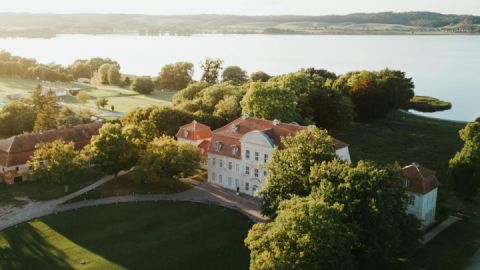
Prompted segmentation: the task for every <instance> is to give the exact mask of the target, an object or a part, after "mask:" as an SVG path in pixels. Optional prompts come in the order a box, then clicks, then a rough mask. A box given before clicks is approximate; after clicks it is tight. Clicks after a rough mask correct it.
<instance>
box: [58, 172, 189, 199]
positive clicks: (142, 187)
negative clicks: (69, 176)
mask: <svg viewBox="0 0 480 270" xmlns="http://www.w3.org/2000/svg"><path fill="white" fill-rule="evenodd" d="M191 187H192V185H190V184H187V183H184V182H181V181H174V180H171V181H168V182H167V181H165V182H156V183H148V184H144V183H139V182H138V181H136V180H135V179H133V177H132V176H131V175H130V174H126V175H123V176H120V177H118V178H117V179H116V180H112V181H110V182H108V183H106V184H104V185H102V186H99V187H98V188H96V189H94V190H92V191H90V192H88V193H85V194H83V195H82V196H79V197H77V198H75V199H73V200H71V201H70V202H73V201H83V200H93V199H100V198H105V197H112V196H122V195H131V194H169V193H178V192H182V191H185V190H187V189H190V188H191ZM67 203H68V202H67Z"/></svg>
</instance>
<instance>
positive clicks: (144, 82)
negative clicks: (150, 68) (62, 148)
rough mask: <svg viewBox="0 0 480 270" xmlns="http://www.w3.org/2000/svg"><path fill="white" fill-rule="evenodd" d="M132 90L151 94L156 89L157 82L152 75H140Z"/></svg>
mask: <svg viewBox="0 0 480 270" xmlns="http://www.w3.org/2000/svg"><path fill="white" fill-rule="evenodd" d="M131 87H132V90H133V91H135V92H138V93H140V94H150V93H151V92H153V90H154V89H155V84H154V83H153V81H152V79H151V78H150V77H138V78H136V79H135V80H134V81H133V83H132V86H131Z"/></svg>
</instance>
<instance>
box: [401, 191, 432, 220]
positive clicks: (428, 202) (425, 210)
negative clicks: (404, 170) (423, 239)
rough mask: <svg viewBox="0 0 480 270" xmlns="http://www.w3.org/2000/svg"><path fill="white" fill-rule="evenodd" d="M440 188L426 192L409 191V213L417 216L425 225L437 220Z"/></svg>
mask: <svg viewBox="0 0 480 270" xmlns="http://www.w3.org/2000/svg"><path fill="white" fill-rule="evenodd" d="M437 191H438V188H434V189H432V190H431V191H430V192H428V193H426V194H418V193H413V192H407V196H408V201H407V213H409V214H412V215H414V216H416V217H417V219H418V220H420V222H421V223H422V225H423V226H428V225H430V224H432V223H433V222H434V221H435V211H436V207H437Z"/></svg>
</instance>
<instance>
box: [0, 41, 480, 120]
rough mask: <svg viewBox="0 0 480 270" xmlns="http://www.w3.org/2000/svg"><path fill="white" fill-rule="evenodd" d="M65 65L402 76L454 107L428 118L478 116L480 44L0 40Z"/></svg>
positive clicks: (0, 45)
mask: <svg viewBox="0 0 480 270" xmlns="http://www.w3.org/2000/svg"><path fill="white" fill-rule="evenodd" d="M1 49H4V50H7V51H9V52H11V53H12V54H14V55H20V56H25V57H32V58H36V59H37V60H38V61H40V62H42V63H48V62H55V63H59V64H63V65H68V64H70V63H72V62H73V61H74V60H75V59H80V58H83V59H85V58H90V57H96V56H100V57H110V58H112V59H114V60H117V61H118V62H119V63H120V64H121V67H122V69H121V71H122V72H123V73H127V74H137V75H152V76H154V75H156V74H157V73H158V71H159V70H160V68H161V67H162V66H163V65H165V64H168V63H173V62H177V61H188V62H192V63H194V64H195V71H196V73H195V78H197V79H198V78H199V77H200V75H201V71H200V63H201V61H202V60H203V59H205V58H206V57H211V58H220V59H223V60H224V61H225V65H226V66H227V65H238V66H240V67H242V68H244V69H246V70H247V71H249V72H254V71H258V70H263V71H266V72H267V73H270V74H282V73H287V72H291V71H295V70H298V69H300V68H303V67H316V68H324V69H328V70H331V71H334V72H336V73H338V74H341V73H344V72H347V71H352V70H361V69H369V70H379V69H383V68H386V67H388V68H391V69H400V70H403V71H405V72H406V73H407V76H410V77H413V79H414V82H415V86H416V90H415V92H416V94H417V95H428V96H434V97H437V98H440V99H443V100H446V101H450V102H452V105H453V108H452V110H449V111H445V112H438V113H433V114H426V115H429V116H433V117H438V118H445V119H451V120H465V121H467V120H473V119H475V118H476V117H477V116H480V36H478V35H477V36H337V35H335V36H326V35H325V36H313V35H194V36H188V37H178V36H156V37H146V36H133V35H98V36H91V35H60V36H58V37H56V38H52V39H29V38H6V39H0V50H1Z"/></svg>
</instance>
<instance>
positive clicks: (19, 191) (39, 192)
mask: <svg viewBox="0 0 480 270" xmlns="http://www.w3.org/2000/svg"><path fill="white" fill-rule="evenodd" d="M101 177H102V173H100V172H99V171H97V170H93V169H92V170H87V171H86V172H85V173H84V174H83V175H82V177H81V179H79V180H78V181H77V182H75V183H72V184H70V185H69V192H74V191H76V190H79V189H81V188H83V187H86V186H88V185H89V184H92V183H93V182H95V181H97V180H98V179H99V178H101ZM64 195H66V193H65V187H64V185H55V184H48V183H42V182H29V181H25V182H23V183H20V184H15V185H6V184H3V183H2V184H0V205H1V204H22V202H23V201H22V200H17V199H16V197H19V198H28V199H30V200H34V201H44V200H50V199H56V198H59V197H61V196H64Z"/></svg>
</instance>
